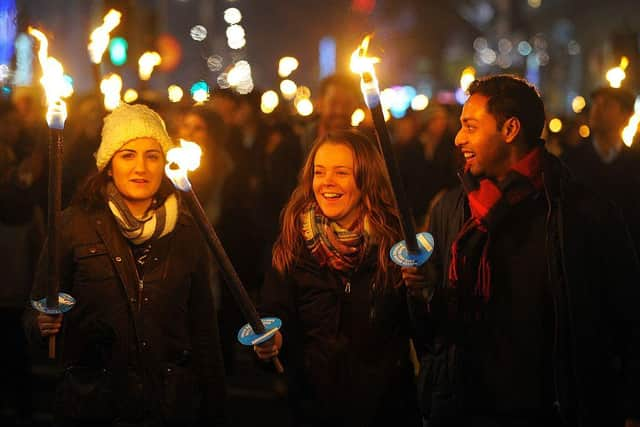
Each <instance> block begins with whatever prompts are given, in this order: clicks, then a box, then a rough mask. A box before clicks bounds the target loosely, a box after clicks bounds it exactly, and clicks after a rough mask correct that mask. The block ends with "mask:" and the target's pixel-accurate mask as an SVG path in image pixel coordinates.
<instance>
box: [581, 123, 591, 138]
mask: <svg viewBox="0 0 640 427" xmlns="http://www.w3.org/2000/svg"><path fill="white" fill-rule="evenodd" d="M578 135H580V137H581V138H589V135H591V129H589V126H587V125H580V127H579V128H578Z"/></svg>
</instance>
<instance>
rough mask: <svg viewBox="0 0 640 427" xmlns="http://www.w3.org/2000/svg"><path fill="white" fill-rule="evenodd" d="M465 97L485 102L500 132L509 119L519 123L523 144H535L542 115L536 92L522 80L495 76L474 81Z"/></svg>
mask: <svg viewBox="0 0 640 427" xmlns="http://www.w3.org/2000/svg"><path fill="white" fill-rule="evenodd" d="M468 93H469V96H471V95H474V94H480V95H484V96H486V97H487V98H489V101H488V102H487V110H488V111H489V113H491V114H492V115H493V116H494V117H495V118H496V121H497V122H498V128H502V126H503V125H504V123H505V122H506V121H507V119H509V118H510V117H516V118H518V120H520V125H521V126H522V132H523V134H524V138H525V143H526V144H529V145H534V144H537V143H538V141H539V138H540V135H541V134H542V130H543V129H544V122H545V113H544V104H543V103H542V98H541V97H540V94H539V93H538V91H537V89H536V88H535V87H534V86H533V85H532V84H530V83H529V82H527V81H526V80H525V79H523V78H521V77H518V76H516V75H512V74H499V75H495V76H488V77H483V78H481V79H478V80H475V81H474V82H473V83H471V85H469V89H468Z"/></svg>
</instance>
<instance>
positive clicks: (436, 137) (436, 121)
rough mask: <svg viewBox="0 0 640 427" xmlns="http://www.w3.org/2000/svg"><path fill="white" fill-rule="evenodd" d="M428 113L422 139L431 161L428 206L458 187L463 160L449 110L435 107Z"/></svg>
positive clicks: (427, 157) (441, 106)
mask: <svg viewBox="0 0 640 427" xmlns="http://www.w3.org/2000/svg"><path fill="white" fill-rule="evenodd" d="M425 113H426V118H425V124H424V126H423V128H422V132H421V133H420V136H419V138H420V142H422V146H423V148H424V158H425V159H426V161H427V166H426V167H427V170H428V180H427V181H426V182H425V183H424V185H425V186H426V187H425V188H424V195H425V203H426V204H428V203H429V202H430V201H431V200H432V199H433V198H434V197H435V196H436V195H437V194H438V193H439V192H441V191H442V190H445V189H449V188H451V187H454V186H455V185H456V184H457V182H458V180H457V172H458V170H459V169H460V168H461V167H462V163H463V159H462V156H461V155H460V153H459V152H458V151H457V150H456V149H455V147H454V144H453V138H454V132H453V130H452V125H451V121H452V120H451V119H452V115H451V113H450V112H449V110H448V109H447V108H446V107H445V106H443V105H439V104H431V105H429V107H427V109H426V110H425Z"/></svg>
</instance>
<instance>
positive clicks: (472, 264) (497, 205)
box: [449, 148, 543, 302]
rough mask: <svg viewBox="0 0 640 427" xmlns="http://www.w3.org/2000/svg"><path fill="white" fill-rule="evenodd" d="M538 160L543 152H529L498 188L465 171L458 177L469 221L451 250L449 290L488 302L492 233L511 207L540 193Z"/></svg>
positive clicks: (496, 185)
mask: <svg viewBox="0 0 640 427" xmlns="http://www.w3.org/2000/svg"><path fill="white" fill-rule="evenodd" d="M541 160H542V149H541V148H536V149H534V150H532V151H531V152H530V153H529V154H527V155H526V156H525V157H523V158H522V159H520V160H519V161H518V162H517V163H516V164H515V165H514V166H513V167H512V168H511V169H510V170H509V171H508V172H507V175H506V176H505V179H504V180H502V181H501V182H499V183H497V184H496V183H495V182H494V181H492V180H490V179H487V178H484V179H481V180H479V181H478V180H477V178H475V177H474V176H473V175H471V173H470V171H468V170H467V171H465V173H464V175H462V176H460V179H461V181H462V185H463V187H464V190H465V192H466V193H467V200H468V201H469V208H470V209H471V217H470V218H469V219H468V220H467V221H466V222H465V223H464V225H463V226H462V229H461V230H460V232H459V233H458V235H457V236H456V239H455V240H454V242H453V244H452V246H451V262H450V264H449V284H450V286H451V287H452V288H459V289H460V290H461V291H462V292H463V295H466V296H475V297H480V298H482V299H483V300H484V302H487V301H489V298H490V297H491V266H490V264H489V256H488V250H489V246H490V242H491V231H492V230H494V229H495V227H496V225H498V224H499V223H500V221H501V220H502V219H503V218H504V217H505V216H506V214H507V213H508V212H509V210H510V208H511V207H513V206H515V205H517V204H518V203H520V202H521V201H523V200H524V199H526V198H527V197H529V196H531V195H533V194H535V193H537V192H539V191H540V190H541V189H542V186H543V183H542V173H541V172H542V171H541ZM472 284H473V285H472ZM459 285H460V286H459ZM471 286H473V288H471ZM461 287H465V288H461Z"/></svg>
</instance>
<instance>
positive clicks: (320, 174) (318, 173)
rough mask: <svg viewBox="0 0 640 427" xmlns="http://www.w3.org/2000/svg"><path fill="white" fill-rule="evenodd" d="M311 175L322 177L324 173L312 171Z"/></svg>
mask: <svg viewBox="0 0 640 427" xmlns="http://www.w3.org/2000/svg"><path fill="white" fill-rule="evenodd" d="M313 174H314V175H315V176H322V175H324V172H323V171H320V170H315V171H313Z"/></svg>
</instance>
